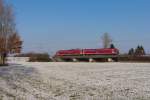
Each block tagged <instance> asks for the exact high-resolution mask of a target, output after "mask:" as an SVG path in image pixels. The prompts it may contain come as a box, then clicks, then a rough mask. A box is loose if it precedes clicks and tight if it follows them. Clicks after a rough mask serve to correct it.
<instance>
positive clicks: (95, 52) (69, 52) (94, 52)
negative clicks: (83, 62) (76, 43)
mask: <svg viewBox="0 0 150 100" xmlns="http://www.w3.org/2000/svg"><path fill="white" fill-rule="evenodd" d="M118 54H119V50H118V49H116V48H106V49H71V50H59V51H58V52H56V55H55V56H82V55H118Z"/></svg>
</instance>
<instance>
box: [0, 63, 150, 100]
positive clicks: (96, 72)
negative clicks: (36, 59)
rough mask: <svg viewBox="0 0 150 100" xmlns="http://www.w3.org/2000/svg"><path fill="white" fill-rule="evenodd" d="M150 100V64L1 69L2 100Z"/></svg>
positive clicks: (28, 65)
mask: <svg viewBox="0 0 150 100" xmlns="http://www.w3.org/2000/svg"><path fill="white" fill-rule="evenodd" d="M1 99H2V100H150V63H64V62H50V63H28V62H20V63H18V64H12V65H10V66H7V67H0V100H1Z"/></svg>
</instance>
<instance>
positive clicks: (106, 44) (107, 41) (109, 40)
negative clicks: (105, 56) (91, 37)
mask: <svg viewBox="0 0 150 100" xmlns="http://www.w3.org/2000/svg"><path fill="white" fill-rule="evenodd" d="M102 43H103V48H109V47H110V45H111V43H112V38H111V37H110V35H109V34H108V33H104V34H103V36H102Z"/></svg>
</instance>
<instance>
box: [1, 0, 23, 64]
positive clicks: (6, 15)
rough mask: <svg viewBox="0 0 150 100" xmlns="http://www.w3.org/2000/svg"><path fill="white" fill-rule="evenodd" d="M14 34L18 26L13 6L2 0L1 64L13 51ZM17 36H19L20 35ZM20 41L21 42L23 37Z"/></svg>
mask: <svg viewBox="0 0 150 100" xmlns="http://www.w3.org/2000/svg"><path fill="white" fill-rule="evenodd" d="M14 35H16V26H15V19H14V12H13V9H12V6H10V5H6V4H5V3H4V1H3V0H0V64H4V63H5V58H6V56H7V54H8V53H10V52H11V51H12V49H13V48H11V47H14V44H13V42H12V41H10V38H11V39H12V40H13V38H14ZM16 36H18V37H19V35H16ZM12 37H13V38H12ZM14 39H16V38H14ZM18 41H20V42H21V39H20V40H18ZM10 42H12V43H11V44H10ZM21 44H22V43H21ZM20 46H21V45H20ZM15 51H16V50H15Z"/></svg>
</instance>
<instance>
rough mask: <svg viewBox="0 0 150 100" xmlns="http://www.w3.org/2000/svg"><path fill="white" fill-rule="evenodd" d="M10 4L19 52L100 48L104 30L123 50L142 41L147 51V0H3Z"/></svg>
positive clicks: (149, 14)
mask: <svg viewBox="0 0 150 100" xmlns="http://www.w3.org/2000/svg"><path fill="white" fill-rule="evenodd" d="M7 2H9V3H11V4H13V6H14V10H15V14H16V23H17V29H18V31H19V33H20V34H21V36H22V39H23V41H24V45H23V52H29V51H36V52H48V53H54V52H55V51H56V50H59V49H71V48H101V47H102V45H101V36H102V34H103V33H105V32H108V33H109V34H110V35H111V36H112V38H113V40H114V44H115V45H116V47H118V48H119V49H120V51H121V52H127V50H128V49H129V48H131V47H136V46H137V45H138V44H142V45H143V46H144V47H145V49H146V51H147V52H149V53H150V46H149V42H150V0H7Z"/></svg>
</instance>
